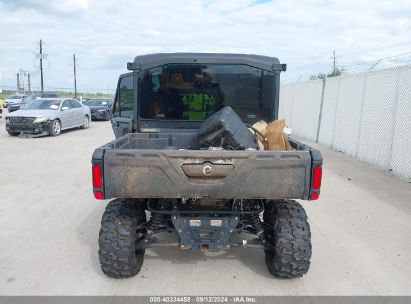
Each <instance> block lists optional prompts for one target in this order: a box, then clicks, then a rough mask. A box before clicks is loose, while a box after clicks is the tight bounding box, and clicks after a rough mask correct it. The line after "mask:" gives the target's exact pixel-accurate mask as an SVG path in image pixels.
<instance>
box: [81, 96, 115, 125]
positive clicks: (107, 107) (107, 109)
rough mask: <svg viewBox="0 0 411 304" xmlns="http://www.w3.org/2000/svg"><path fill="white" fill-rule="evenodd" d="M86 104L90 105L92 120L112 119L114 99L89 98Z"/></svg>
mask: <svg viewBox="0 0 411 304" xmlns="http://www.w3.org/2000/svg"><path fill="white" fill-rule="evenodd" d="M86 105H87V106H88V107H90V110H91V119H92V120H110V119H111V109H112V106H113V105H112V101H111V100H110V99H108V98H94V99H89V100H88V101H87V102H86Z"/></svg>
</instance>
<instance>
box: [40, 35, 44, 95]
mask: <svg viewBox="0 0 411 304" xmlns="http://www.w3.org/2000/svg"><path fill="white" fill-rule="evenodd" d="M40 81H41V94H43V92H44V83H43V45H42V41H41V39H40Z"/></svg>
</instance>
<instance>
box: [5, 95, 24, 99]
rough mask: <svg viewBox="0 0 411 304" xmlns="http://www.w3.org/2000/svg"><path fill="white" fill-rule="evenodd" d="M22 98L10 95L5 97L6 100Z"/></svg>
mask: <svg viewBox="0 0 411 304" xmlns="http://www.w3.org/2000/svg"><path fill="white" fill-rule="evenodd" d="M22 98H23V96H19V95H11V96H9V97H7V98H6V99H22Z"/></svg>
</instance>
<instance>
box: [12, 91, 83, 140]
mask: <svg viewBox="0 0 411 304" xmlns="http://www.w3.org/2000/svg"><path fill="white" fill-rule="evenodd" d="M90 118H91V113H90V108H89V107H87V106H85V105H82V104H81V103H79V102H78V101H77V100H75V99H70V98H41V99H36V100H33V101H31V102H29V103H26V104H25V105H24V106H23V107H22V108H21V109H20V110H17V111H15V112H12V113H9V114H8V115H7V116H6V130H7V132H8V133H9V134H10V135H12V136H16V135H19V134H20V133H21V132H24V133H31V134H41V133H43V134H44V133H47V134H50V135H52V136H57V135H59V134H60V133H61V131H62V130H66V129H71V128H77V127H80V128H83V129H86V128H88V127H89V125H90Z"/></svg>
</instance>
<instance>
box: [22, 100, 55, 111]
mask: <svg viewBox="0 0 411 304" xmlns="http://www.w3.org/2000/svg"><path fill="white" fill-rule="evenodd" d="M59 106H60V100H44V99H37V100H33V101H31V102H28V103H26V104H25V105H24V107H23V109H24V110H57V109H58V108H59Z"/></svg>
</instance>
